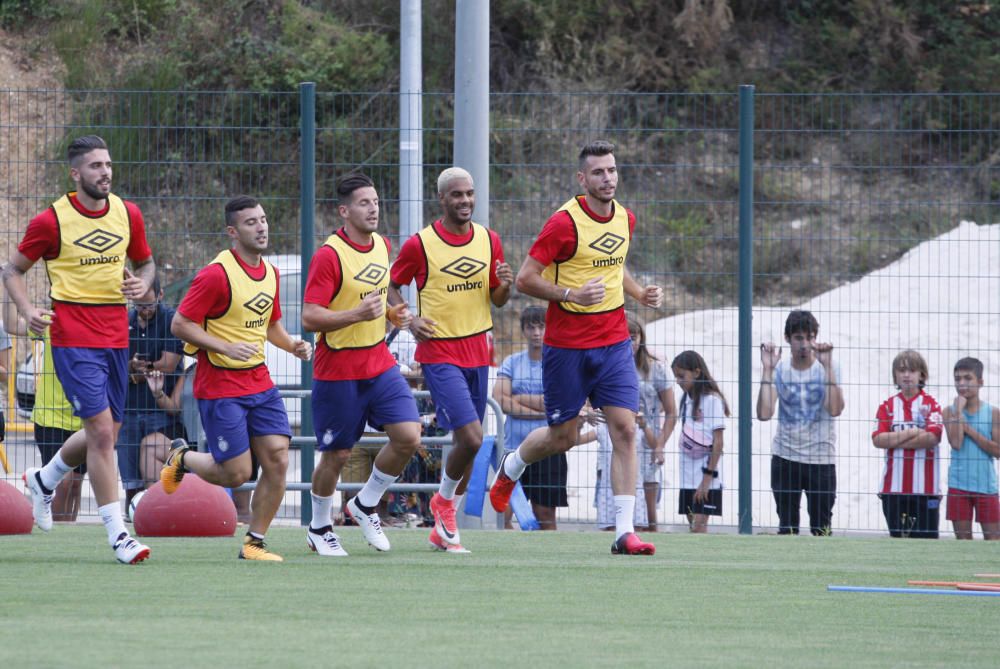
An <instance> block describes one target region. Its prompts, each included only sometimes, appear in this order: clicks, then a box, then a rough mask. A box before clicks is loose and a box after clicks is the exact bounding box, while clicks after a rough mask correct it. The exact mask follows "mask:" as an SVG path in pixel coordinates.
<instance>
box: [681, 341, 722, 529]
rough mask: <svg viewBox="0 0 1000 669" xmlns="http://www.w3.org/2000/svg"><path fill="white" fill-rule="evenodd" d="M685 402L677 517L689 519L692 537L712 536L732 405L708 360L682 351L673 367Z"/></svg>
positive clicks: (718, 511)
mask: <svg viewBox="0 0 1000 669" xmlns="http://www.w3.org/2000/svg"><path fill="white" fill-rule="evenodd" d="M670 368H671V370H672V371H673V373H674V378H675V379H677V385H678V386H680V389H681V390H683V391H684V395H683V397H682V398H681V408H680V421H681V436H680V474H681V482H680V486H681V490H680V502H679V505H678V513H680V514H681V515H684V516H687V519H688V524H689V525H690V527H691V531H692V532H697V533H703V532H707V531H708V517H709V516H721V515H722V476H720V474H719V460H720V459H721V458H722V433H723V430H725V428H726V426H725V418H726V416H728V415H729V405H728V404H727V403H726V398H725V397H724V396H723V394H722V391H721V390H720V389H719V384H717V383H716V382H715V379H713V378H712V374H711V372H709V371H708V366H707V365H706V364H705V360H704V359H703V358H702V357H701V355H699V354H698V353H696V352H694V351H684V352H683V353H681V354H680V355H678V356H677V357H676V358H674V361H673V362H672V363H671V365H670Z"/></svg>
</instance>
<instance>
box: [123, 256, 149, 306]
mask: <svg viewBox="0 0 1000 669" xmlns="http://www.w3.org/2000/svg"><path fill="white" fill-rule="evenodd" d="M155 277H156V263H155V262H153V256H149V257H148V258H146V259H145V260H143V261H140V262H137V263H133V264H132V270H131V271H129V269H128V268H127V267H126V268H125V278H124V279H123V280H122V295H124V296H125V298H126V299H129V300H141V299H142V297H143V295H145V294H146V293H148V292H149V287H150V286H151V285H153V279H154V278H155Z"/></svg>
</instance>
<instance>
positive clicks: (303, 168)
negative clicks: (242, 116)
mask: <svg viewBox="0 0 1000 669" xmlns="http://www.w3.org/2000/svg"><path fill="white" fill-rule="evenodd" d="M299 109H300V112H301V118H300V121H299V146H300V149H299V151H300V154H299V181H300V183H299V229H300V233H301V235H302V261H301V264H300V265H299V267H300V268H301V269H300V270H299V272H300V273H299V276H300V277H301V281H300V286H301V290H302V293H301V294H300V295H299V296H298V297H299V300H300V302H304V297H305V290H306V274H307V273H308V271H309V263H310V261H311V260H312V255H313V246H314V244H315V242H314V240H315V237H316V234H315V230H316V84H315V83H313V82H305V83H302V84H299ZM302 337H303V339H306V340H307V341H309V342H312V340H313V336H312V333H305V332H303V333H302ZM309 388H312V362H311V361H305V360H304V361H302V389H303V390H306V389H309ZM300 406H301V407H302V408H301V411H302V421H301V428H300V430H301V433H302V434H303V435H310V434H312V433H313V420H312V403H311V402H310V401H309V400H307V399H306V398H302V400H301V404H300ZM315 456H316V454H315V450H314V447H313V445H312V444H303V445H302V449H301V451H300V453H299V459H300V461H301V470H302V479H301V480H302V481H311V480H312V474H313V467H314V466H315ZM299 508H300V515H301V518H302V524H303V525H308V524H309V522H310V521H311V520H312V498H310V497H309V495H308V494H306V493H305V492H303V493H302V499H301V502H300V505H299Z"/></svg>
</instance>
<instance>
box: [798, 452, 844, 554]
mask: <svg viewBox="0 0 1000 669" xmlns="http://www.w3.org/2000/svg"><path fill="white" fill-rule="evenodd" d="M800 466H801V468H802V469H803V471H804V472H805V474H806V481H805V485H806V489H805V492H806V507H807V509H808V511H809V530H810V532H812V534H813V536H817V537H821V536H830V535H831V534H833V505H834V504H835V503H836V501H837V470H836V466H835V465H832V464H829V465H806V464H803V465H800Z"/></svg>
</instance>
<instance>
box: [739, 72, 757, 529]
mask: <svg viewBox="0 0 1000 669" xmlns="http://www.w3.org/2000/svg"><path fill="white" fill-rule="evenodd" d="M753 92H754V87H753V86H740V134H739V138H740V168H739V176H740V201H739V209H740V261H739V279H740V281H739V286H740V287H739V305H740V316H739V319H740V320H739V325H740V328H739V329H740V336H739V340H740V341H739V346H740V353H739V389H740V391H739V398H738V402H739V409H738V411H739V450H740V455H739V458H740V534H753V511H752V509H751V506H752V500H753V497H752V493H753V482H752V480H751V474H752V468H753V458H752V456H753V443H752V439H753V432H752V429H751V428H752V427H753V423H752V420H753V379H752V378H751V375H752V364H753V359H752V357H751V356H752V355H753V337H752V334H753V332H752V328H753Z"/></svg>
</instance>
